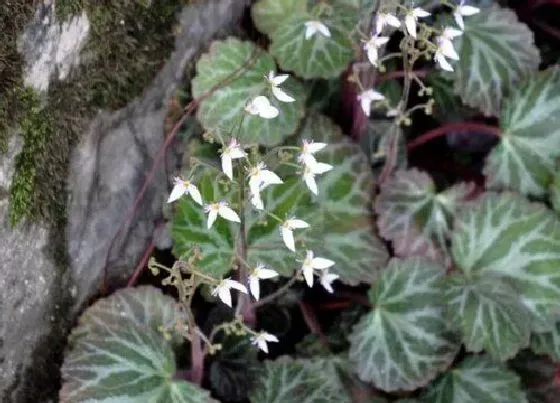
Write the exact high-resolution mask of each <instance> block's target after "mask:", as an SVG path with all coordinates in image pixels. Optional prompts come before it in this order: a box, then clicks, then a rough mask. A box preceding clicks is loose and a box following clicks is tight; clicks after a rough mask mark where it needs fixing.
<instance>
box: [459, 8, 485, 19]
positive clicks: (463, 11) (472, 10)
mask: <svg viewBox="0 0 560 403" xmlns="http://www.w3.org/2000/svg"><path fill="white" fill-rule="evenodd" d="M459 10H460V12H461V14H462V15H465V16H467V17H468V16H469V15H475V14H478V13H479V12H480V8H478V7H473V6H461V7H459Z"/></svg>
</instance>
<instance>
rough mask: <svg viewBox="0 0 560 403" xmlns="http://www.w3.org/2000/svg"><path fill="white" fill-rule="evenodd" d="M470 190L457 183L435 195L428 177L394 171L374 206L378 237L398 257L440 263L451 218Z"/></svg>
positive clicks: (418, 172)
mask: <svg viewBox="0 0 560 403" xmlns="http://www.w3.org/2000/svg"><path fill="white" fill-rule="evenodd" d="M473 190H474V186H473V184H465V183H460V184H457V185H454V186H453V187H451V188H449V189H447V190H445V191H443V192H439V193H438V192H437V191H436V186H435V183H434V181H433V180H432V178H431V177H430V176H429V175H428V174H427V173H425V172H421V171H419V170H417V169H411V170H408V171H397V172H396V173H395V174H394V175H393V176H392V177H391V178H389V179H388V180H387V181H385V182H384V183H383V184H382V185H381V193H380V194H379V197H378V198H377V200H376V203H375V211H376V212H377V225H378V228H379V233H380V235H381V236H382V237H383V238H385V239H387V240H389V241H391V242H393V248H394V249H395V254H396V255H397V256H401V257H408V256H424V257H427V258H430V259H434V260H439V261H444V260H445V256H446V242H447V238H448V236H449V234H450V230H451V221H452V218H453V215H454V214H455V212H456V211H457V208H458V207H460V206H461V205H462V204H463V202H464V201H465V200H466V199H468V198H469V197H470V196H471V195H472V193H473Z"/></svg>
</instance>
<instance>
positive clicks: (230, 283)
mask: <svg viewBox="0 0 560 403" xmlns="http://www.w3.org/2000/svg"><path fill="white" fill-rule="evenodd" d="M224 282H225V283H226V285H227V286H228V287H229V288H233V289H236V290H238V291H241V292H242V293H244V294H247V287H245V286H244V285H243V284H241V283H240V282H239V281H235V280H232V279H230V278H226V279H225V280H224Z"/></svg>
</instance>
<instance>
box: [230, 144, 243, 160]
mask: <svg viewBox="0 0 560 403" xmlns="http://www.w3.org/2000/svg"><path fill="white" fill-rule="evenodd" d="M245 156H247V153H246V152H245V151H243V149H242V148H241V147H239V146H237V147H233V148H231V149H230V150H229V157H230V158H231V159H232V160H236V159H238V158H244V157H245Z"/></svg>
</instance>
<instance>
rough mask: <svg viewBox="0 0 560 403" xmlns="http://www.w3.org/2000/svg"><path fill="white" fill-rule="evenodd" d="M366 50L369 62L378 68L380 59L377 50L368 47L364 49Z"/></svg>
mask: <svg viewBox="0 0 560 403" xmlns="http://www.w3.org/2000/svg"><path fill="white" fill-rule="evenodd" d="M364 49H365V50H366V53H367V58H368V60H369V62H370V63H371V64H373V65H374V66H377V59H378V53H377V48H376V47H375V46H367V47H364Z"/></svg>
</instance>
